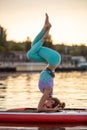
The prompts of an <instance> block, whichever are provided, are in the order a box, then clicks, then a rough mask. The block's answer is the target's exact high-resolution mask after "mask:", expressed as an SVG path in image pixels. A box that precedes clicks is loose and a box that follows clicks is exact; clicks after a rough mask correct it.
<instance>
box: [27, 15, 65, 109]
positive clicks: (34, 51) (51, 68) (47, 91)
mask: <svg viewBox="0 0 87 130" xmlns="http://www.w3.org/2000/svg"><path fill="white" fill-rule="evenodd" d="M50 28H51V24H50V22H49V17H48V15H47V14H46V19H45V24H44V27H43V28H42V30H41V31H40V33H39V34H38V35H37V36H36V38H35V39H34V41H33V42H32V44H31V49H30V50H29V51H28V52H27V57H28V59H31V60H34V61H39V62H46V63H48V65H47V67H46V68H45V69H44V70H43V71H42V72H41V74H40V78H39V83H38V86H39V89H40V91H41V92H42V93H43V96H42V97H41V99H40V102H39V104H38V109H37V110H38V111H57V110H59V108H62V107H64V103H61V102H60V100H58V99H57V98H53V97H52V94H53V78H54V76H55V69H56V68H57V66H58V64H60V61H61V56H60V54H59V53H58V52H56V51H55V50H53V49H50V48H47V47H43V43H44V41H45V40H46V38H48V36H49V30H50ZM58 106H59V107H58Z"/></svg>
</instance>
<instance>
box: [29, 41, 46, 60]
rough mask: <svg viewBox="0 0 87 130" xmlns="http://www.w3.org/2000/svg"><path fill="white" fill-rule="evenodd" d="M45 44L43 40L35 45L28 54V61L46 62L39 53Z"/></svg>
mask: <svg viewBox="0 0 87 130" xmlns="http://www.w3.org/2000/svg"><path fill="white" fill-rule="evenodd" d="M43 43H44V41H43V40H39V41H38V42H37V43H36V44H35V45H33V46H32V48H31V49H30V50H29V51H28V52H27V57H28V59H31V60H34V61H39V62H46V60H45V59H44V58H43V57H41V56H40V55H39V54H38V51H39V50H40V49H41V47H42V45H43Z"/></svg>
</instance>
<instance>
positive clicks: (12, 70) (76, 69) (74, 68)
mask: <svg viewBox="0 0 87 130" xmlns="http://www.w3.org/2000/svg"><path fill="white" fill-rule="evenodd" d="M42 70H43V69H42ZM40 71H41V69H40V70H38V69H34V70H21V69H19V70H17V68H16V67H13V68H11V67H2V68H0V72H40ZM72 71H83V72H84V71H87V69H86V68H82V67H69V68H64V67H62V68H57V69H56V72H72Z"/></svg>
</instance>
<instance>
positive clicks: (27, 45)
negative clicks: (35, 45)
mask: <svg viewBox="0 0 87 130" xmlns="http://www.w3.org/2000/svg"><path fill="white" fill-rule="evenodd" d="M23 45H24V46H25V51H28V50H29V49H30V48H31V39H30V38H29V37H27V38H26V41H25V42H23Z"/></svg>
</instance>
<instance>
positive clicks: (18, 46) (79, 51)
mask: <svg viewBox="0 0 87 130" xmlns="http://www.w3.org/2000/svg"><path fill="white" fill-rule="evenodd" d="M6 37H7V34H6V29H4V28H3V27H1V26H0V51H12V50H14V51H28V50H29V49H30V48H31V40H30V38H29V37H27V38H26V41H24V42H21V43H19V42H15V41H7V40H6ZM43 46H46V47H49V48H52V49H54V50H56V51H58V52H59V53H61V54H65V55H66V54H67V55H72V56H84V57H85V58H86V59H87V46H86V45H85V44H81V45H72V46H68V45H65V44H64V43H62V44H57V45H53V40H52V37H51V35H50V36H49V38H48V39H47V40H46V41H45V43H44V45H43Z"/></svg>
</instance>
